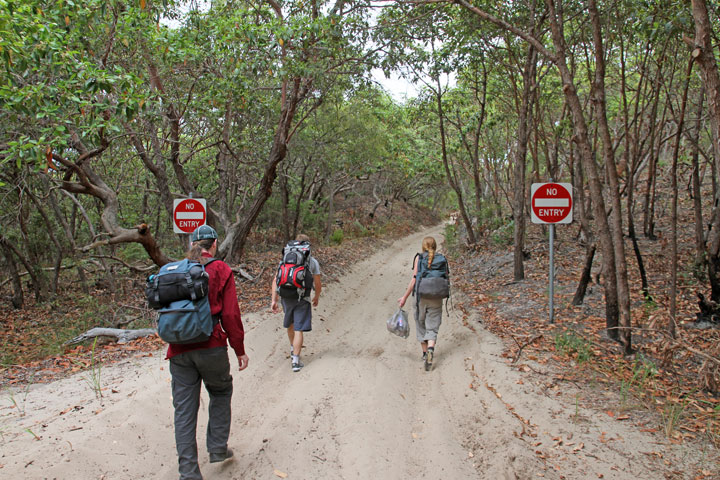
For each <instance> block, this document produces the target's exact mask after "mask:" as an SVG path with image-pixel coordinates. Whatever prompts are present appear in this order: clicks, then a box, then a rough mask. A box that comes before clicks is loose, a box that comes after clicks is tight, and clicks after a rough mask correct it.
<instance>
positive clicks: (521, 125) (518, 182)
mask: <svg viewBox="0 0 720 480" xmlns="http://www.w3.org/2000/svg"><path fill="white" fill-rule="evenodd" d="M536 66H537V50H535V48H534V47H533V46H532V45H530V46H528V52H527V57H526V59H525V68H524V69H523V84H524V85H523V94H522V99H521V101H520V114H519V116H518V138H517V148H516V150H515V155H516V157H515V182H514V188H515V198H514V202H513V203H514V205H513V206H514V208H513V210H514V211H513V216H514V218H515V224H514V231H513V246H514V253H513V278H514V280H515V281H519V280H523V279H524V278H525V268H524V256H525V253H524V247H525V171H526V170H527V166H526V161H527V144H528V125H529V123H530V118H531V117H532V102H531V101H530V96H531V95H532V90H533V87H534V80H535V70H536Z"/></svg>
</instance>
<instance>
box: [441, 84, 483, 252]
mask: <svg viewBox="0 0 720 480" xmlns="http://www.w3.org/2000/svg"><path fill="white" fill-rule="evenodd" d="M435 81H436V85H437V91H436V92H435V100H436V103H437V110H438V121H439V128H440V147H441V150H442V159H443V166H444V167H445V176H446V177H447V180H448V183H449V184H450V186H451V187H452V189H453V190H454V191H455V195H457V198H458V206H459V208H460V216H461V217H462V219H463V223H464V224H465V228H466V229H467V236H468V243H469V244H471V245H474V244H475V243H477V240H476V237H475V231H474V230H473V225H472V221H471V220H470V217H469V216H468V213H467V210H466V208H465V200H464V196H463V192H462V188H461V186H460V185H459V184H458V182H456V180H455V178H454V176H453V174H452V172H451V171H450V160H449V159H448V154H447V145H446V143H445V121H444V118H445V113H444V112H443V104H442V85H441V84H440V77H436V78H435Z"/></svg>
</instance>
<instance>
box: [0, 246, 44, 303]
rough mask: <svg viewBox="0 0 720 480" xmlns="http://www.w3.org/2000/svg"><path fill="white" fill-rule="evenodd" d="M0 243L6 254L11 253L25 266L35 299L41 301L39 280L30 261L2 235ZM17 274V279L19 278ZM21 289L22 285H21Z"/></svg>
mask: <svg viewBox="0 0 720 480" xmlns="http://www.w3.org/2000/svg"><path fill="white" fill-rule="evenodd" d="M0 245H2V248H3V251H4V252H6V254H5V255H6V256H8V255H10V254H13V255H15V256H16V257H17V259H18V260H20V263H22V264H23V266H24V267H25V270H27V272H28V275H30V281H31V282H32V286H33V291H34V292H35V301H36V302H41V301H42V289H41V288H40V282H39V280H38V276H37V272H35V270H33V269H32V264H31V263H30V260H29V259H28V258H26V257H25V256H24V255H23V254H22V252H21V251H20V250H18V248H17V247H15V245H14V244H12V243H10V241H9V240H8V239H7V238H5V237H4V236H3V235H0ZM19 278H20V277H19V275H18V280H19ZM21 289H22V287H21Z"/></svg>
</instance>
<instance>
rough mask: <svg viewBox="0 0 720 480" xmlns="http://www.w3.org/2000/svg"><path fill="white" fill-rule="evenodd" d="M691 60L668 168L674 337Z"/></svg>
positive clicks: (669, 330) (671, 296)
mask: <svg viewBox="0 0 720 480" xmlns="http://www.w3.org/2000/svg"><path fill="white" fill-rule="evenodd" d="M692 68H693V60H692V59H690V61H689V62H688V66H687V73H686V76H685V88H684V89H683V96H682V103H681V105H680V118H679V119H678V127H677V133H676V134H675V144H674V147H673V154H672V166H671V169H670V185H671V187H670V188H671V189H672V200H671V207H670V258H671V266H670V321H669V322H668V325H667V329H668V332H669V333H670V336H671V337H673V338H675V330H676V325H677V270H678V258H677V255H678V251H677V250H678V247H677V221H678V213H677V197H678V183H677V164H678V155H679V154H680V142H681V141H682V133H683V126H684V124H685V108H686V105H687V97H688V89H689V88H690V74H691V73H692Z"/></svg>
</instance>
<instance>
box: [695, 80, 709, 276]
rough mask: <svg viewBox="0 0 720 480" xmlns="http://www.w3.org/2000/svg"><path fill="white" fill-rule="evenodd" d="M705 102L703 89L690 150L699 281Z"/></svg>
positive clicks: (702, 262) (702, 261) (702, 241)
mask: <svg viewBox="0 0 720 480" xmlns="http://www.w3.org/2000/svg"><path fill="white" fill-rule="evenodd" d="M704 101H705V89H704V88H700V92H699V93H698V104H697V116H696V119H695V131H694V134H695V136H694V137H693V150H692V198H693V212H694V214H695V276H696V277H697V279H698V280H699V281H703V280H704V279H705V278H704V276H703V275H701V272H702V271H703V270H704V269H705V264H706V258H705V227H704V225H703V215H702V198H701V195H702V192H701V190H700V158H699V156H700V132H701V130H702V110H703V102H704Z"/></svg>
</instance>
